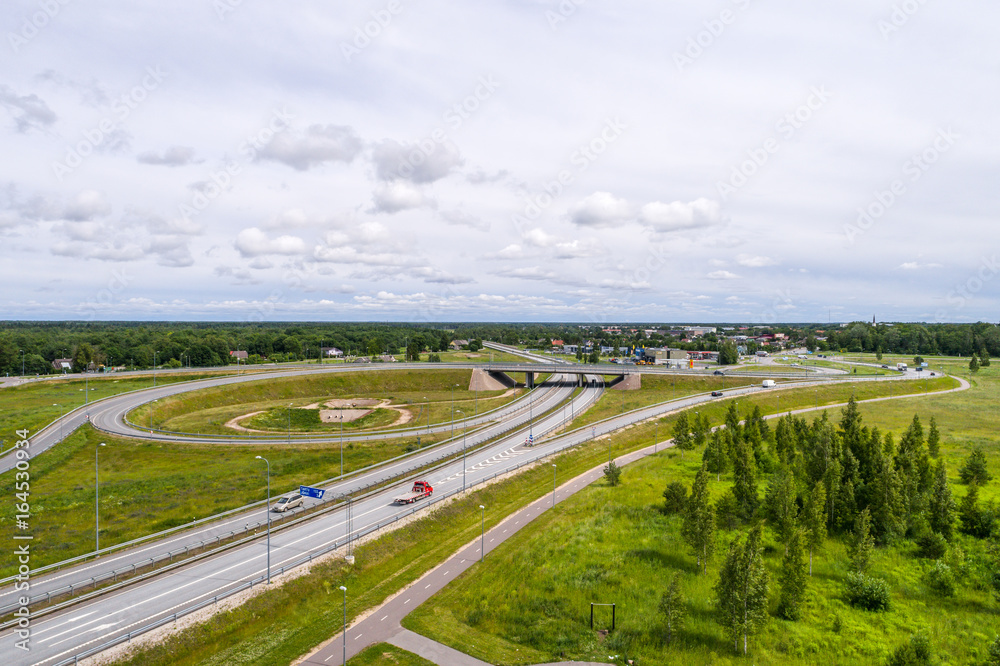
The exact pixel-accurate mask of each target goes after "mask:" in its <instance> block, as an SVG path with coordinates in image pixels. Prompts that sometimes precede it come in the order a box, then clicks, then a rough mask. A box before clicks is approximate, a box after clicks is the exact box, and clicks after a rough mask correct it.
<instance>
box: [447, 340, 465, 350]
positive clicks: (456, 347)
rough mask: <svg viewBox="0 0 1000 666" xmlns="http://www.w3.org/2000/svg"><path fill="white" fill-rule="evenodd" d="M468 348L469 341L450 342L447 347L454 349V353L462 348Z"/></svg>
mask: <svg viewBox="0 0 1000 666" xmlns="http://www.w3.org/2000/svg"><path fill="white" fill-rule="evenodd" d="M468 346H469V341H468V340H452V341H451V344H450V345H449V347H451V348H452V349H454V350H456V351H458V350H459V349H461V348H462V347H468Z"/></svg>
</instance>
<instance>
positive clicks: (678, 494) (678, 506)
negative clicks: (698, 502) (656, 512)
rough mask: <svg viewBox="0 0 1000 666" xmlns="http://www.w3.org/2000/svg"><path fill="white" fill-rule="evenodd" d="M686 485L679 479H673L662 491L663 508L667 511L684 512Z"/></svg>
mask: <svg viewBox="0 0 1000 666" xmlns="http://www.w3.org/2000/svg"><path fill="white" fill-rule="evenodd" d="M687 496H688V491H687V486H685V485H684V484H683V483H681V482H680V481H674V482H672V483H670V485H668V486H667V489H666V490H664V491H663V504H664V510H665V511H666V512H667V513H684V509H685V508H686V507H687Z"/></svg>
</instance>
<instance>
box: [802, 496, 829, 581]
mask: <svg viewBox="0 0 1000 666" xmlns="http://www.w3.org/2000/svg"><path fill="white" fill-rule="evenodd" d="M803 513H804V516H803V523H804V525H805V529H806V535H807V539H806V542H807V544H808V546H809V575H810V576H811V575H812V572H813V552H814V551H816V550H818V549H819V548H821V547H822V546H823V542H824V541H825V540H826V488H825V487H824V486H823V484H822V483H821V482H819V481H817V482H816V485H815V486H813V489H812V492H810V493H809V495H808V496H807V497H806V504H805V507H804V509H803Z"/></svg>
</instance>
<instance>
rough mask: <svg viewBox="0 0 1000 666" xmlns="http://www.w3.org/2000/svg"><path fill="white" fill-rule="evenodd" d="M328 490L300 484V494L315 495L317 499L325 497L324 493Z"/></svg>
mask: <svg viewBox="0 0 1000 666" xmlns="http://www.w3.org/2000/svg"><path fill="white" fill-rule="evenodd" d="M325 492H326V491H325V490H323V489H322V488H310V487H309V486H299V494H300V495H302V496H303V497H315V498H316V499H323V494H324V493H325Z"/></svg>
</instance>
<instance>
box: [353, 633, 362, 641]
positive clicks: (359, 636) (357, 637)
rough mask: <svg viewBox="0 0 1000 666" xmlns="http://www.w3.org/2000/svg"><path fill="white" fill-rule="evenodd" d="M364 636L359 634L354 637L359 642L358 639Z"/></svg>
mask: <svg viewBox="0 0 1000 666" xmlns="http://www.w3.org/2000/svg"><path fill="white" fill-rule="evenodd" d="M363 635H364V634H358V635H357V636H355V637H354V640H358V639H359V638H361V637H362V636H363Z"/></svg>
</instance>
